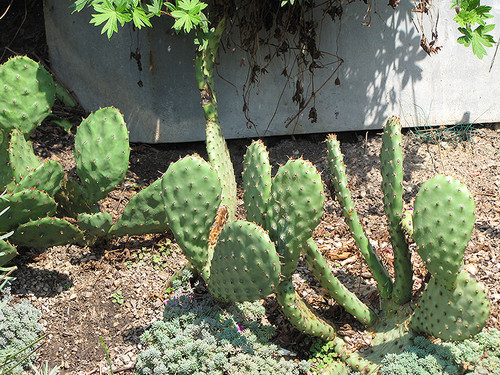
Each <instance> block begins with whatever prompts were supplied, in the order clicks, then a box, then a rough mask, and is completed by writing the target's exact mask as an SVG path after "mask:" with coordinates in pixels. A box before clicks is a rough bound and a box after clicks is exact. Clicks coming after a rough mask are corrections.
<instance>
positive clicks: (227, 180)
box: [206, 120, 238, 221]
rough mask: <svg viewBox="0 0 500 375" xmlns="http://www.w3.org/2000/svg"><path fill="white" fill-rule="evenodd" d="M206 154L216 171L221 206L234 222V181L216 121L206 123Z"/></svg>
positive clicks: (229, 157) (224, 143)
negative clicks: (219, 186) (219, 184)
mask: <svg viewBox="0 0 500 375" xmlns="http://www.w3.org/2000/svg"><path fill="white" fill-rule="evenodd" d="M206 133H207V153H208V158H209V159H210V164H211V165H212V167H213V168H214V169H215V170H216V172H217V175H218V176H219V179H220V181H221V186H222V204H223V205H224V206H226V207H227V210H228V215H229V220H230V221H232V220H234V217H235V213H236V206H237V205H238V202H237V200H236V180H235V177H234V168H233V164H232V163H231V156H230V155H229V150H228V148H227V144H226V140H225V138H224V135H223V134H222V128H221V126H220V124H219V122H218V121H210V120H209V121H208V122H207V128H206Z"/></svg>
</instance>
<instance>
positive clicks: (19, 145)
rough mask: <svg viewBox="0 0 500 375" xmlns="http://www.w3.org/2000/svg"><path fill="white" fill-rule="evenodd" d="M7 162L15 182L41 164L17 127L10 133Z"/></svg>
mask: <svg viewBox="0 0 500 375" xmlns="http://www.w3.org/2000/svg"><path fill="white" fill-rule="evenodd" d="M9 162H10V168H11V169H12V172H13V174H14V180H15V181H16V183H19V182H20V181H21V180H22V179H23V178H24V177H26V176H27V175H28V174H30V172H32V171H33V170H35V169H36V168H38V167H39V166H40V165H41V164H42V163H41V162H40V160H38V158H37V157H36V155H35V153H34V152H33V145H32V144H31V142H29V141H27V140H26V139H25V138H24V135H23V133H21V132H20V131H19V130H17V129H14V130H12V132H11V135H10V146H9Z"/></svg>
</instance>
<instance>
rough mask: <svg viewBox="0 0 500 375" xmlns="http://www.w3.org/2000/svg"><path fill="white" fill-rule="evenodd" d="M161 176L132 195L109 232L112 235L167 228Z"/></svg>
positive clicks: (156, 231) (133, 233)
mask: <svg viewBox="0 0 500 375" xmlns="http://www.w3.org/2000/svg"><path fill="white" fill-rule="evenodd" d="M166 204H167V202H166V201H165V199H164V196H163V191H162V178H159V179H158V180H156V181H155V182H153V183H152V184H151V185H149V186H148V187H147V188H145V189H143V190H141V191H140V192H139V193H137V194H136V195H134V196H133V197H132V198H131V199H130V201H129V202H128V203H127V205H126V206H125V210H124V212H123V214H122V216H121V217H120V218H119V219H118V221H117V222H116V223H115V224H114V225H113V226H112V227H111V229H110V231H109V233H110V235H113V236H124V235H138V234H144V233H161V232H164V231H166V230H167V229H168V224H167V214H166V209H165V207H166Z"/></svg>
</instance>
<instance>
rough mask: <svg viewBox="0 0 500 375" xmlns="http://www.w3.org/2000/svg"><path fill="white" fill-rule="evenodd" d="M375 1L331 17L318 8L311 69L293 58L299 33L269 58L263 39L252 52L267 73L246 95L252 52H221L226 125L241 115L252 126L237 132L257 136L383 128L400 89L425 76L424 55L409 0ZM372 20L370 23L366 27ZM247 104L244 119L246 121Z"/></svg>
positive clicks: (396, 107)
mask: <svg viewBox="0 0 500 375" xmlns="http://www.w3.org/2000/svg"><path fill="white" fill-rule="evenodd" d="M379 6H380V9H378V8H377V7H375V8H373V9H371V13H370V16H369V17H368V16H367V17H365V15H367V5H366V4H364V3H363V2H360V1H358V2H355V3H352V4H347V5H344V6H343V13H342V17H341V19H340V21H339V19H338V18H337V19H336V20H335V21H332V20H331V19H330V16H328V15H323V8H322V7H318V8H317V9H316V11H315V20H316V21H317V20H321V21H318V23H317V24H316V26H317V34H316V42H317V44H318V47H319V50H320V51H321V53H322V57H321V59H318V60H316V61H315V62H316V63H318V65H319V67H317V68H315V69H312V70H310V67H311V66H310V64H311V59H310V57H309V56H306V58H305V59H304V60H303V61H301V60H300V59H297V58H296V56H297V54H298V53H299V50H298V47H300V46H299V43H298V40H297V38H295V39H293V40H291V43H289V44H290V48H289V50H287V51H285V52H282V53H281V54H279V55H278V56H277V57H275V58H274V59H273V61H271V62H268V61H266V58H265V57H266V56H268V55H269V54H272V53H274V51H275V49H274V50H273V49H272V48H268V47H266V46H264V45H262V46H261V50H259V54H260V56H258V57H255V56H254V57H253V58H254V59H256V60H257V62H256V64H259V65H260V66H261V67H262V66H264V67H266V71H267V72H268V73H264V74H262V75H261V76H259V78H260V79H258V80H257V82H256V83H255V84H254V85H253V87H252V90H251V95H249V96H247V95H245V94H246V91H247V90H248V85H249V84H248V76H249V74H250V73H249V72H248V70H249V66H248V64H249V61H250V59H251V58H250V57H249V56H248V55H245V54H244V53H243V52H241V51H240V50H236V52H231V53H229V52H226V53H225V54H222V56H221V63H220V65H219V66H218V69H217V72H218V74H219V76H220V79H219V80H218V81H217V87H216V88H217V89H218V92H219V99H220V100H219V105H220V111H221V120H222V124H223V126H227V124H231V123H232V124H231V125H230V126H234V123H235V121H238V122H241V121H245V120H246V125H247V128H249V129H246V133H245V132H244V131H241V134H242V136H248V135H247V134H248V133H249V132H252V133H253V134H252V135H253V136H261V137H262V136H272V135H278V134H297V133H319V132H331V131H332V130H337V129H338V130H339V131H345V130H355V129H366V130H368V129H375V128H381V127H382V125H383V123H384V122H385V121H386V119H387V116H388V114H394V113H398V112H397V111H398V110H399V107H400V100H401V99H400V94H401V91H402V90H403V89H406V90H407V89H408V88H411V90H413V86H414V84H415V82H417V81H420V80H422V68H421V67H420V66H419V63H420V62H421V61H422V60H424V59H425V58H429V57H428V56H427V54H426V53H425V52H424V51H423V50H422V49H421V48H420V34H419V33H418V32H417V30H416V28H415V26H414V23H413V21H412V17H413V15H414V14H413V13H412V12H411V10H412V4H411V3H410V2H401V4H400V5H399V6H398V7H397V8H396V9H393V8H392V7H390V6H386V3H385V2H384V3H383V4H381V2H379ZM369 19H370V26H366V25H364V24H366V22H367V21H368V20H369ZM234 39H236V40H237V39H238V36H236V37H235V36H234V35H233V36H232V39H231V42H233V45H234V44H235V43H234ZM271 43H274V44H275V45H276V44H277V41H276V40H274V41H271ZM227 50H228V49H227ZM342 61H343V62H342ZM284 69H286V72H287V74H288V76H285V75H284V74H283V71H284ZM301 80H302V86H303V90H304V93H303V95H302V96H303V97H304V99H305V102H306V103H307V106H306V108H304V109H303V110H302V112H301V114H300V115H299V116H297V112H298V110H299V107H298V104H297V103H296V102H294V101H293V100H292V98H293V97H294V95H295V94H296V92H297V85H298V84H299V83H298V82H300V81H301ZM314 93H316V95H313V94H314ZM308 99H311V100H310V101H308ZM246 106H248V107H249V108H248V113H247V114H248V118H247V119H243V117H244V116H243V114H242V108H245V107H246ZM405 107H408V105H406V106H405ZM312 108H314V109H315V110H316V112H317V122H315V123H312V122H311V121H310V118H309V117H310V111H311V109H312ZM418 110H419V109H418V108H417V107H415V111H418ZM347 111H349V112H350V113H348V114H347V113H346V112H347ZM393 111H396V112H394V113H389V112H393ZM412 117H413V115H412ZM419 117H422V116H421V114H420V115H419ZM347 118H348V121H349V122H350V123H346V119H347ZM332 124H333V125H332ZM241 125H243V124H241ZM242 128H245V127H244V126H242Z"/></svg>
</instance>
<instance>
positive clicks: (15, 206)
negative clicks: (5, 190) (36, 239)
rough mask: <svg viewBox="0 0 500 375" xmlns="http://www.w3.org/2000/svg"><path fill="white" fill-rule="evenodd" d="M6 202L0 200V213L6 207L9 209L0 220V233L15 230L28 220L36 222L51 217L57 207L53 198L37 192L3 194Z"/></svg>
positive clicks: (24, 191) (26, 191)
mask: <svg viewBox="0 0 500 375" xmlns="http://www.w3.org/2000/svg"><path fill="white" fill-rule="evenodd" d="M5 198H6V199H7V200H8V201H5V200H3V199H2V200H0V212H1V211H3V209H5V208H6V207H10V209H9V210H8V211H7V212H6V213H5V214H4V216H3V217H2V220H0V232H7V231H9V230H13V229H15V228H16V227H17V226H18V225H20V224H22V223H25V222H27V221H29V220H36V219H39V218H41V217H44V216H47V215H53V214H54V213H55V211H56V208H57V205H56V202H55V200H54V198H52V197H50V196H49V195H48V194H47V193H44V192H41V191H38V190H22V191H20V192H18V193H13V194H12V193H10V194H5Z"/></svg>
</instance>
